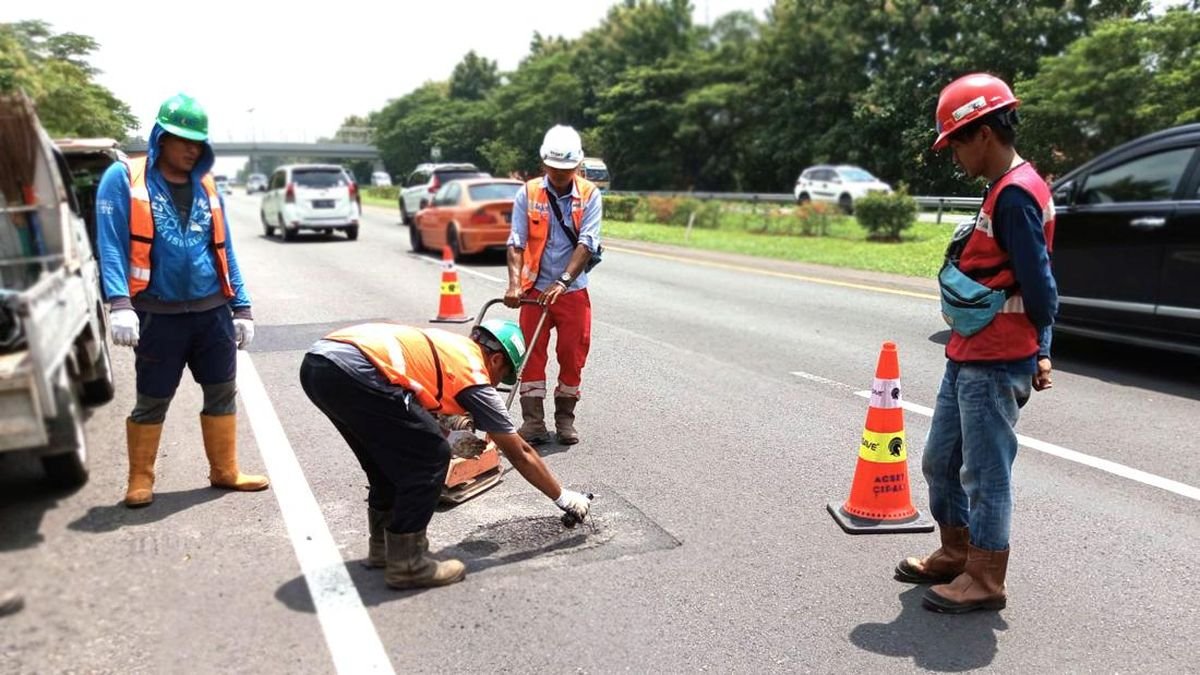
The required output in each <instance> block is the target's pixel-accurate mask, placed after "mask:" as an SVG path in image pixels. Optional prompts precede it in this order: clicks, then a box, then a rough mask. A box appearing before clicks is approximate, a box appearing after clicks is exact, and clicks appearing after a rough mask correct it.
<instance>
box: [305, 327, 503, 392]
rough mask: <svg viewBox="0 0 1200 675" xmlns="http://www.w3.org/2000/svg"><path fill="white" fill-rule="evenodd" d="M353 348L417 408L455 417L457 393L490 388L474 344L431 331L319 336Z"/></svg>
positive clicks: (355, 330)
mask: <svg viewBox="0 0 1200 675" xmlns="http://www.w3.org/2000/svg"><path fill="white" fill-rule="evenodd" d="M325 339H326V340H336V341H337V342H344V343H346V344H351V345H354V346H355V347H358V350H359V351H361V352H362V353H363V354H366V356H367V358H368V359H369V360H370V361H371V363H372V364H374V365H375V368H376V369H377V370H378V371H379V372H380V373H382V374H383V376H384V377H386V378H387V379H388V382H391V383H392V384H394V385H396V386H398V387H403V388H405V389H407V390H408V391H411V392H412V393H413V394H414V395H415V396H416V397H417V402H419V403H420V404H421V407H423V408H425V409H426V410H429V411H430V412H438V413H442V414H444V415H461V414H463V413H464V412H466V411H465V410H463V409H462V407H461V406H459V404H458V400H457V397H458V394H459V392H461V391H462V390H463V389H466V388H467V387H475V386H478V385H481V384H485V385H489V386H490V385H491V384H492V381H491V380H490V379H489V378H488V372H487V366H485V365H484V361H483V349H482V348H481V347H480V346H479V344H478V343H477V342H475V341H474V340H472V339H470V338H468V337H465V336H462V335H458V334H455V333H448V332H446V331H443V330H437V329H436V328H431V329H429V330H420V329H417V328H411V327H409V326H401V325H399V324H391V323H363V324H359V325H357V326H350V327H349V328H343V329H341V330H337V331H334V332H332V333H330V334H329V335H326V336H325Z"/></svg>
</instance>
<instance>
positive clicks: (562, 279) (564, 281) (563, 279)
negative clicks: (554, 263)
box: [558, 272, 571, 288]
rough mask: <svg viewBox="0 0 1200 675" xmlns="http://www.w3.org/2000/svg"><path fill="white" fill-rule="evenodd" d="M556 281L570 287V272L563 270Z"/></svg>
mask: <svg viewBox="0 0 1200 675" xmlns="http://www.w3.org/2000/svg"><path fill="white" fill-rule="evenodd" d="M558 281H559V283H561V284H562V285H563V286H565V287H567V288H570V287H571V273H570V272H563V273H562V276H561V277H559V278H558Z"/></svg>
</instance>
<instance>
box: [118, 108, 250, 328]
mask: <svg viewBox="0 0 1200 675" xmlns="http://www.w3.org/2000/svg"><path fill="white" fill-rule="evenodd" d="M165 133H167V132H166V131H165V130H164V129H163V128H162V127H161V126H159V125H158V124H155V125H154V129H153V130H152V131H151V132H150V144H149V148H148V153H147V158H146V188H147V190H148V191H149V193H150V210H151V212H152V213H153V215H154V245H153V246H152V247H151V249H150V269H151V274H150V285H149V287H147V288H146V290H144V291H142V292H141V293H139V294H138V298H139V299H146V300H149V301H150V302H152V303H153V306H154V307H156V308H159V309H161V308H163V307H164V306H165V307H169V308H170V309H169V310H168V311H171V310H174V311H177V312H183V311H189V309H190V307H189V304H191V303H195V302H196V301H199V300H204V299H211V298H213V297H214V296H218V297H219V296H220V294H221V281H220V278H219V275H218V272H217V260H216V254H215V253H214V252H213V247H212V210H211V209H210V208H209V203H208V195H207V193H206V192H205V191H204V188H203V187H202V186H201V185H200V179H201V178H202V177H203V176H204V175H205V174H207V173H208V172H209V171H211V170H212V167H213V163H214V162H215V159H216V158H215V155H214V153H213V149H212V145H211V144H210V143H208V142H207V141H206V142H205V143H204V152H203V153H202V154H201V155H200V159H199V161H197V162H196V166H195V167H194V168H193V169H192V176H191V179H192V194H193V195H194V197H193V202H192V214H191V218H190V219H189V222H188V223H181V222H180V221H179V213H178V211H176V210H175V204H174V202H172V201H171V192H170V189H169V188H168V186H167V182H166V179H164V178H163V175H162V173H161V172H160V171H159V170H158V168H157V164H156V162H157V160H158V152H159V148H158V144H159V141H160V140H161V139H162V136H163V134H165ZM220 207H221V212H222V213H226V214H227V213H228V212H227V211H225V201H224V200H223V199H222V200H221V204H220ZM225 230H226V232H225V255H226V257H227V258H228V259H229V280H230V283H232V285H233V291H234V297H233V299H232V300H231V301H229V305H230V306H231V307H232V308H233V309H234V310H235V311H236V310H239V309H240V310H244V311H246V313H248V310H249V308H250V296H249V295H248V294H247V293H246V287H245V284H243V283H242V273H241V270H240V269H239V268H238V263H237V256H236V255H234V252H233V237H232V236H231V234H230V233H229V218H228V216H226V218H225ZM96 231H97V237H96V238H97V245H98V248H99V250H100V277H101V284H102V285H103V287H104V295H105V297H107V298H108V299H109V301H110V302H112V304H113V308H114V309H123V308H126V309H127V308H131V307H133V306H134V305H133V304H131V303H130V299H129V172H128V170H127V169H126V167H125V165H124V164H123V163H120V162H117V163H115V164H113V165H112V166H110V167H108V170H106V171H105V172H104V177H103V178H101V179H100V188H99V189H98V190H97V192H96ZM146 296H149V298H146ZM147 304H149V303H147ZM176 305H178V306H176Z"/></svg>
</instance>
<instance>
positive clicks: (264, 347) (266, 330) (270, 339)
mask: <svg viewBox="0 0 1200 675" xmlns="http://www.w3.org/2000/svg"><path fill="white" fill-rule="evenodd" d="M387 321H392V319H346V320H345V321H334V322H332V323H293V324H284V325H274V326H263V325H259V324H255V325H254V342H251V343H250V348H249V349H248V350H247V351H249V352H251V353H259V352H295V351H308V348H309V347H311V346H312V344H313V343H314V342H316V341H317V340H320V339H321V338H323V337H325V336H326V335H329V334H330V333H332V332H333V331H335V330H337V329H339V328H345V327H347V326H353V325H355V324H360V323H377V322H387Z"/></svg>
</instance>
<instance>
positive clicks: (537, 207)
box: [521, 176, 596, 291]
mask: <svg viewBox="0 0 1200 675" xmlns="http://www.w3.org/2000/svg"><path fill="white" fill-rule="evenodd" d="M575 185H576V186H577V189H576V191H577V192H579V197H577V198H572V199H571V220H572V221H573V222H574V224H575V232H577V233H578V232H579V229H580V228H581V227H582V226H583V207H584V206H585V205H586V204H587V203H588V200H590V199H591V198H592V193H593V192H595V191H596V185H595V183H592V182H591V181H589V180H587V179H586V178H580V177H579V176H576V177H575ZM525 197H526V199H525V205H526V208H525V214H526V216H527V218H526V219H527V220H528V221H529V237H528V239H529V240H528V241H527V242H525V254H524V256H523V257H522V264H521V290H522V291H528V290H529V289H531V288H533V284H534V283H535V282H536V281H537V277H538V270H539V269H540V268H541V266H542V253H544V252H545V251H546V242H547V241H548V240H549V239H550V228H551V227H560V226H559V225H558V224H557V223H554V222H552V221H553V219H554V211H553V209H551V208H550V194H549V193H548V192H547V191H546V189H545V188H544V187H542V179H541V178H535V179H533V180H531V181H529V182H528V183H526V184H525Z"/></svg>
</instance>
